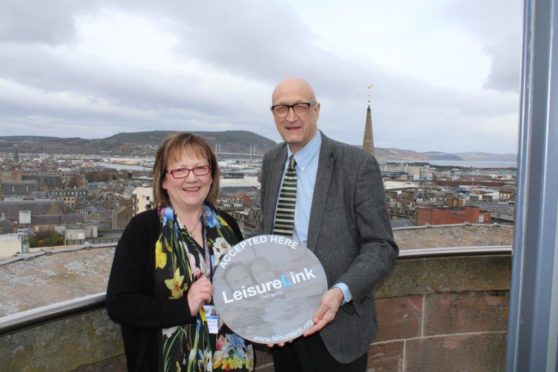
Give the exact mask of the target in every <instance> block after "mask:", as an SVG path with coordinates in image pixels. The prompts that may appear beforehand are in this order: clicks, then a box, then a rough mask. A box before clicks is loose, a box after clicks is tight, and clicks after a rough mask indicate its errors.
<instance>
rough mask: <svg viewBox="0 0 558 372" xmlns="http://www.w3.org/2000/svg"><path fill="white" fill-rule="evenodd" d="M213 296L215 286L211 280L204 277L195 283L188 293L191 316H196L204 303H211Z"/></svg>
mask: <svg viewBox="0 0 558 372" xmlns="http://www.w3.org/2000/svg"><path fill="white" fill-rule="evenodd" d="M211 296H213V286H212V285H211V282H210V281H209V279H207V278H206V277H205V276H202V277H200V278H199V279H198V280H196V281H195V282H193V283H192V286H191V287H190V291H188V306H189V307H190V314H192V316H194V315H196V314H197V313H198V311H199V310H200V307H202V306H203V304H204V303H209V302H211Z"/></svg>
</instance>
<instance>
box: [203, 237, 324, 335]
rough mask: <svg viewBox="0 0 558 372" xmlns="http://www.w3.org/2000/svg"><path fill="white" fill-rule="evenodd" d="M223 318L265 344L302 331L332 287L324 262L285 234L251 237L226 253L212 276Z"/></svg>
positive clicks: (310, 324) (243, 333)
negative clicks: (329, 284) (328, 288)
mask: <svg viewBox="0 0 558 372" xmlns="http://www.w3.org/2000/svg"><path fill="white" fill-rule="evenodd" d="M213 288H214V291H213V301H214V303H215V307H216V308H217V312H218V313H219V315H220V316H221V319H222V320H223V321H224V322H225V323H226V324H227V326H229V328H230V329H231V330H233V331H234V332H236V333H237V334H238V335H239V336H242V337H243V338H245V339H247V340H250V341H253V342H257V343H262V344H270V343H279V342H285V341H289V340H292V339H294V338H297V337H298V336H300V335H302V334H303V333H304V332H305V331H306V330H307V329H308V328H310V327H311V326H312V325H313V324H314V322H313V321H312V316H313V315H314V312H315V311H316V310H317V309H318V307H319V305H320V299H321V297H322V295H323V293H324V292H325V291H326V290H327V278H326V275H325V272H324V269H323V267H322V265H321V264H320V261H318V259H317V258H316V256H314V254H313V253H312V252H311V251H310V250H309V249H308V248H306V247H305V246H304V245H302V244H300V243H298V242H296V241H294V240H292V239H289V238H286V237H284V236H280V235H259V236H254V237H252V238H250V239H246V240H244V241H242V242H240V243H238V244H237V245H235V246H234V247H232V248H230V249H229V251H228V252H227V253H225V254H224V255H223V256H222V257H221V261H220V262H219V265H218V266H217V269H216V271H215V275H214V277H213Z"/></svg>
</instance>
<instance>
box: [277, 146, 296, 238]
mask: <svg viewBox="0 0 558 372" xmlns="http://www.w3.org/2000/svg"><path fill="white" fill-rule="evenodd" d="M295 206H296V161H295V158H294V155H291V158H290V160H289V167H288V168H287V172H286V173H285V177H284V178H283V184H282V185H281V191H280V192H279V201H278V202H277V210H276V211H275V225H274V227H273V234H276V235H285V236H293V228H294V214H295Z"/></svg>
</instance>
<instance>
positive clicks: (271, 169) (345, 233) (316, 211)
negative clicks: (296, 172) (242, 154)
mask: <svg viewBox="0 0 558 372" xmlns="http://www.w3.org/2000/svg"><path fill="white" fill-rule="evenodd" d="M320 133H321V132H320ZM321 135H322V145H321V148H320V158H319V165H318V173H317V176H316V185H315V188H314V196H313V200H312V209H311V212H310V225H309V231H308V248H310V249H311V250H312V251H313V252H314V254H315V255H316V256H317V257H318V259H319V260H320V262H321V263H322V265H323V267H324V270H325V272H326V275H327V279H328V285H329V286H330V287H331V286H332V285H333V284H335V283H337V282H343V283H345V284H347V286H348V287H349V289H350V291H351V295H352V298H353V299H352V301H351V302H349V303H347V304H345V305H343V306H342V307H341V308H340V309H339V312H338V313H337V316H336V318H335V320H334V321H333V322H331V323H330V324H328V325H327V326H326V327H325V328H324V329H323V330H322V331H321V332H320V335H321V337H322V339H323V341H324V344H325V345H326V347H327V349H328V351H329V352H330V354H331V355H332V356H333V357H334V358H335V359H336V360H337V361H339V362H341V363H349V362H351V361H353V360H354V359H356V358H358V357H359V356H361V355H363V354H364V353H366V352H367V351H368V345H369V343H370V342H371V340H372V338H373V337H374V335H375V334H376V331H377V321H376V311H375V306H374V293H373V292H374V288H375V287H376V285H377V284H378V283H380V282H381V281H382V280H383V279H384V278H385V277H386V276H387V275H388V273H389V272H390V270H391V269H392V267H393V264H394V261H395V258H396V257H397V255H398V248H397V245H396V244H395V242H394V241H393V234H392V231H391V225H390V222H389V217H388V214H387V210H386V206H385V194H384V188H383V183H382V178H381V174H380V169H379V166H378V163H377V161H376V159H375V158H374V157H373V156H370V155H369V154H367V153H366V152H364V151H363V150H361V149H358V148H356V147H352V146H349V145H346V144H342V143H340V142H336V141H333V140H331V139H329V138H327V137H326V136H325V135H324V134H323V133H321ZM286 159H287V145H286V143H282V144H279V145H278V146H276V147H274V148H273V149H271V150H269V151H268V152H267V153H266V155H265V156H264V159H263V166H262V178H261V181H262V182H261V208H262V221H261V226H260V229H261V232H262V233H264V234H271V233H272V230H273V220H274V216H275V206H276V204H277V198H278V195H279V189H280V187H281V185H280V184H281V179H282V172H283V169H284V164H285V161H286Z"/></svg>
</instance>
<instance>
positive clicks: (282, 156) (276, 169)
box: [264, 144, 287, 234]
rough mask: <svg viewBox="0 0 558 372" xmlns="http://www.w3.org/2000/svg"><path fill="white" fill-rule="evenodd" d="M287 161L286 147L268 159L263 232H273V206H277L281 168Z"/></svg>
mask: <svg viewBox="0 0 558 372" xmlns="http://www.w3.org/2000/svg"><path fill="white" fill-rule="evenodd" d="M286 161H287V146H286V144H284V146H283V147H282V148H281V149H280V150H279V151H277V152H276V153H275V154H274V156H273V157H272V158H271V159H270V164H269V165H270V167H271V170H270V173H269V188H268V190H266V193H267V198H266V199H267V200H266V201H265V202H266V203H267V207H266V215H265V216H264V217H265V221H266V226H264V229H265V231H269V233H270V234H271V232H272V231H273V220H274V218H275V206H276V205H277V199H278V198H279V190H280V188H281V179H282V177H283V168H284V165H285V162H286Z"/></svg>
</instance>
